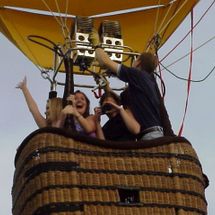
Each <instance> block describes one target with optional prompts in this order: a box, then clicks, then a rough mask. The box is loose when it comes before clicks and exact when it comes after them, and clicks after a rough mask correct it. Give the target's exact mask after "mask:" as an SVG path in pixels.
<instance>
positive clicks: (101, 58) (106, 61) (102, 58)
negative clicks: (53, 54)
mask: <svg viewBox="0 0 215 215" xmlns="http://www.w3.org/2000/svg"><path fill="white" fill-rule="evenodd" d="M89 40H90V41H91V43H92V44H93V46H94V47H95V54H96V59H97V61H98V62H99V65H100V66H101V67H105V68H106V69H110V70H111V71H112V72H113V73H115V74H116V75H117V71H118V68H119V65H120V64H118V63H116V62H114V61H112V60H111V59H110V57H109V56H108V54H107V53H106V52H105V51H104V50H103V49H102V48H100V44H101V42H100V39H99V35H98V33H97V31H96V30H93V31H92V32H91V33H90V36H89Z"/></svg>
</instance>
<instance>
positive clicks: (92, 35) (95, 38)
mask: <svg viewBox="0 0 215 215" xmlns="http://www.w3.org/2000/svg"><path fill="white" fill-rule="evenodd" d="M89 41H90V42H91V43H92V45H93V46H94V47H96V46H99V45H100V39H99V34H98V32H97V31H96V30H95V29H93V30H92V32H91V33H90V34H89Z"/></svg>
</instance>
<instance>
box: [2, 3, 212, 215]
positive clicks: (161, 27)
mask: <svg viewBox="0 0 215 215" xmlns="http://www.w3.org/2000/svg"><path fill="white" fill-rule="evenodd" d="M197 3H198V1H197V0H189V1H188V0H172V1H167V0H156V1H155V0H152V1H144V0H137V1H130V0H126V1H125V0H124V1H119V0H114V1H113V0H103V1H102V2H101V1H98V0H92V1H90V2H89V1H85V0H77V1H75V0H73V1H71V0H55V1H51V0H41V1H38V0H32V1H26V0H2V1H1V2H0V31H1V33H2V34H4V36H5V37H7V38H8V40H10V41H11V42H12V43H13V44H14V45H15V46H16V47H17V48H18V49H19V50H20V51H21V52H22V53H24V55H25V56H26V57H27V58H28V59H29V60H30V61H32V62H33V63H34V64H35V65H36V66H37V67H38V69H39V70H40V71H41V73H42V74H45V75H47V74H49V73H52V74H53V76H52V78H50V79H49V81H50V90H51V91H54V90H55V86H56V85H60V84H61V83H59V82H58V80H57V76H58V73H65V83H63V84H62V85H65V95H68V94H69V93H72V92H73V88H74V86H75V84H76V83H74V81H73V75H75V74H79V75H83V79H84V77H85V76H89V75H92V76H94V77H97V78H99V79H101V80H102V81H103V82H102V83H106V80H107V77H106V76H105V73H104V74H103V72H102V69H101V68H100V67H99V66H98V65H97V64H96V62H94V48H93V47H92V44H91V43H90V41H89V40H88V38H87V37H88V33H89V32H90V31H91V30H92V28H96V29H99V30H100V33H101V35H102V33H103V35H105V33H107V34H109V35H105V36H107V38H108V39H109V40H107V41H103V44H102V45H103V48H104V49H105V50H106V51H107V53H109V54H110V55H111V57H113V58H114V60H116V61H120V62H123V63H125V64H127V65H129V64H130V63H131V61H132V59H133V58H134V57H136V56H137V55H138V54H139V53H140V52H142V51H150V52H154V53H155V52H157V51H158V50H159V49H160V47H162V45H163V44H164V43H165V42H166V41H167V40H168V38H169V37H170V36H171V35H172V33H173V32H174V31H175V30H176V29H177V27H178V26H179V25H180V23H181V22H182V21H183V20H184V19H185V17H186V16H187V15H188V14H189V13H190V11H191V10H192V8H193V7H195V5H196V4H197ZM112 33H113V35H114V36H113V35H112ZM113 37H114V39H113ZM110 38H111V39H110ZM113 42H115V43H113ZM99 87H101V86H99ZM15 167H16V170H15V173H14V184H13V188H12V198H13V209H12V212H13V215H21V214H22V215H29V214H34V215H42V214H59V215H60V214H65V215H67V214H68V215H69V214H76V215H78V214H79V215H82V214H105V213H106V214H124V215H126V214H171V215H172V214H183V215H188V214H207V202H206V199H205V188H206V186H207V183H208V181H207V177H206V176H205V175H204V174H203V170H202V167H201V163H200V161H199V159H198V156H197V154H196V152H195V150H194V149H193V147H192V145H191V143H190V142H189V141H188V140H187V139H186V138H184V137H178V136H165V137H162V138H158V139H155V140H151V141H139V142H138V143H137V142H132V141H130V142H114V141H104V140H98V139H96V138H91V137H85V136H81V135H79V134H77V133H75V132H74V133H73V132H71V131H68V130H66V129H60V128H50V127H47V128H42V129H38V130H36V131H34V132H32V133H31V134H30V135H29V136H27V137H26V138H25V139H24V141H23V142H22V143H21V145H20V146H19V148H18V150H17V154H16V157H15Z"/></svg>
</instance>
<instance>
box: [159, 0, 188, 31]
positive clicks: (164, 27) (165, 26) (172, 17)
mask: <svg viewBox="0 0 215 215" xmlns="http://www.w3.org/2000/svg"><path fill="white" fill-rule="evenodd" d="M187 1H188V0H186V1H184V3H183V4H182V5H181V6H180V7H179V8H178V10H177V11H176V12H175V13H174V15H173V16H171V18H170V19H169V20H168V22H167V23H166V25H164V26H163V28H162V29H160V30H159V31H158V34H161V33H162V32H163V31H164V30H165V29H166V28H167V26H168V25H169V23H170V22H171V21H172V20H173V19H174V18H175V16H176V15H177V14H178V13H179V11H180V10H181V9H182V8H183V7H184V5H185V4H186V3H187ZM172 4H174V2H173V3H172Z"/></svg>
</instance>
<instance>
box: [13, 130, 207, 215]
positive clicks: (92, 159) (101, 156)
mask: <svg viewBox="0 0 215 215" xmlns="http://www.w3.org/2000/svg"><path fill="white" fill-rule="evenodd" d="M15 167H16V170H15V173H14V183H13V189H12V197H13V215H48V214H53V215H94V214H95V215H109V214H111V215H116V214H119V215H131V214H136V215H142V214H150V215H151V214H152V215H160V214H161V215H162V214H163V215H191V214H192V215H194V214H196V215H197V214H198V215H199V214H207V202H206V200H205V187H206V183H205V176H204V175H203V173H202V168H201V164H200V162H199V160H198V157H197V155H196V153H195V151H194V149H193V148H192V146H191V144H190V143H189V142H188V141H187V140H186V139H184V138H177V137H174V138H173V137H172V138H160V139H157V140H156V141H151V142H150V141H146V142H145V143H144V142H133V143H129V142H124V143H116V142H105V141H99V140H95V139H93V138H87V137H79V136H78V135H72V134H70V133H69V132H65V131H62V130H60V129H53V128H47V129H40V130H38V131H36V132H34V133H32V134H31V135H30V136H29V137H27V138H26V139H25V140H24V141H23V143H22V144H21V146H20V147H19V149H18V151H17V154H16V159H15Z"/></svg>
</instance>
